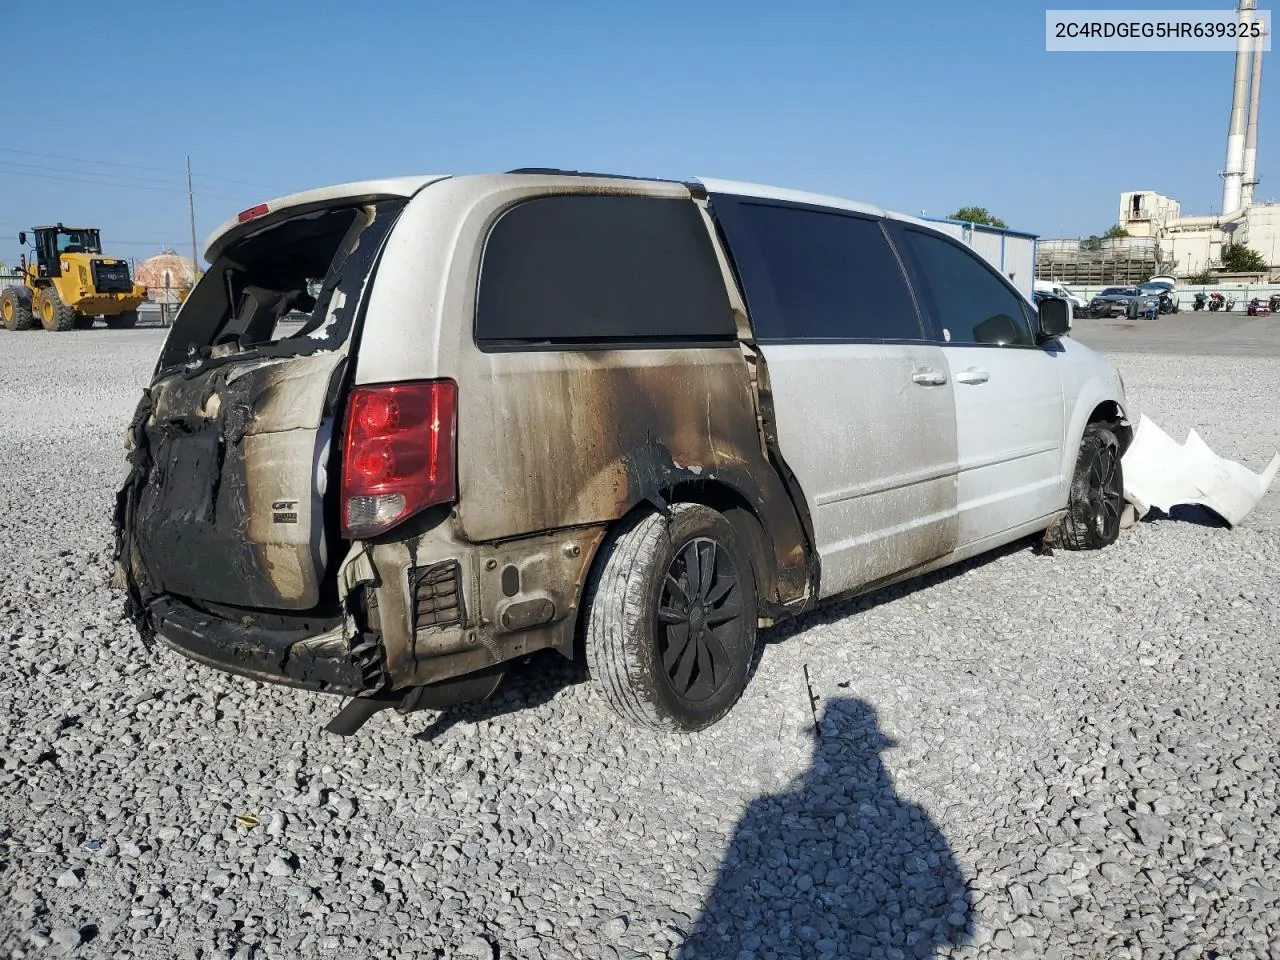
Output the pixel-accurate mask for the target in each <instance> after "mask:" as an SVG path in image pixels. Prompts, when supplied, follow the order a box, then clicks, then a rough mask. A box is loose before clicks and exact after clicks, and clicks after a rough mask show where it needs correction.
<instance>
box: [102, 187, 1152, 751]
mask: <svg viewBox="0 0 1280 960" xmlns="http://www.w3.org/2000/svg"><path fill="white" fill-rule="evenodd" d="M206 255H207V257H208V259H209V261H210V262H211V264H212V266H211V267H210V268H209V270H208V271H207V272H206V273H205V275H204V277H203V279H201V280H200V282H199V283H198V284H197V285H196V287H195V289H194V290H193V291H192V293H191V295H190V296H189V297H188V299H187V301H186V303H185V304H184V305H183V306H182V309H181V310H180V312H179V313H178V315H177V317H176V320H175V322H174V325H173V327H172V328H171V329H170V331H169V334H168V337H167V339H166V340H165V343H164V346H163V348H162V350H161V352H160V356H159V359H158V362H157V364H156V368H155V372H154V376H153V377H152V379H151V383H150V385H149V387H148V389H147V390H146V391H145V393H144V396H143V398H142V400H141V402H140V404H139V406H138V409H137V412H136V415H135V417H134V420H133V422H132V425H131V427H130V430H129V434H128V442H129V445H130V448H131V449H130V454H129V458H130V462H131V464H132V467H131V472H130V474H129V477H128V480H127V482H126V483H125V485H124V486H123V488H122V489H121V490H120V493H119V496H118V501H117V511H116V529H117V548H116V558H117V563H118V571H117V572H118V582H119V583H120V584H121V585H122V586H123V587H124V588H125V589H126V590H127V592H128V609H129V611H130V613H131V616H132V617H133V620H134V622H135V623H136V625H137V628H138V630H139V631H140V632H141V634H142V636H143V638H144V639H145V640H147V641H148V642H149V641H150V640H152V639H153V638H158V639H159V640H160V641H162V642H163V643H164V644H165V645H167V646H169V647H171V648H173V649H175V650H177V651H178V652H180V653H182V654H184V655H185V656H187V657H190V658H192V659H194V660H197V661H199V662H201V663H204V664H208V665H211V666H214V667H217V668H219V669H221V670H225V671H228V672H231V673H235V674H239V675H242V676H245V677H250V678H253V679H256V680H264V681H271V682H275V683H282V684H291V685H293V686H296V687H303V688H307V689H311V690H316V691H325V692H330V693H336V694H342V695H345V696H348V697H352V698H355V699H353V700H351V701H350V702H349V703H348V705H347V706H346V707H345V708H344V709H343V711H342V712H341V713H340V714H339V715H338V716H337V717H336V718H335V720H334V722H333V723H331V724H330V726H329V729H330V730H332V731H335V732H340V733H350V732H353V731H354V730H355V729H356V728H358V727H359V725H360V724H361V723H362V722H363V721H364V720H365V719H366V718H367V717H368V716H369V715H370V714H371V713H372V712H373V711H375V710H377V709H380V708H382V707H387V706H395V707H397V708H398V709H400V710H401V711H405V712H407V711H410V710H413V709H416V708H421V707H441V706H445V705H448V704H451V703H456V702H459V701H461V700H467V699H476V698H481V697H484V696H487V695H488V694H490V693H491V692H492V691H493V690H494V689H495V688H496V686H497V684H498V683H499V681H500V679H501V677H502V675H503V673H504V672H505V671H507V670H509V669H512V668H513V667H514V666H515V665H516V664H517V663H518V662H519V661H521V660H523V659H524V658H527V657H528V656H529V655H530V654H533V653H534V652H535V651H540V650H545V649H550V650H555V651H558V652H559V653H560V654H562V655H564V656H565V657H579V656H580V657H582V658H583V659H584V661H585V663H586V665H587V667H588V669H589V671H590V674H591V676H592V678H593V679H594V681H595V684H596V687H597V689H598V691H599V694H600V696H601V697H602V698H603V700H604V701H606V702H607V703H608V704H609V705H610V706H611V707H612V708H613V709H614V710H615V711H617V713H618V714H620V715H621V716H623V717H625V718H627V719H628V720H630V721H634V722H636V723H639V724H645V725H649V726H654V727H658V728H663V729H673V730H695V729H699V728H702V727H706V726H708V725H709V724H711V723H713V722H715V721H716V720H718V719H719V718H721V717H722V716H723V715H724V714H725V713H726V712H727V711H728V710H729V709H730V707H731V706H732V705H733V704H734V702H735V701H736V700H737V699H738V697H739V696H740V695H741V693H742V692H743V689H744V687H745V685H746V683H747V676H748V672H749V669H750V664H751V662H752V656H753V652H754V650H755V646H756V631H757V627H758V626H759V625H761V624H764V625H768V624H771V623H775V622H777V621H780V620H783V619H786V618H788V617H793V616H795V615H797V614H800V613H803V612H805V611H807V610H811V609H813V608H814V607H815V606H816V605H817V604H819V603H821V602H823V601H826V600H830V599H833V598H837V597H847V596H850V595H853V594H857V593H860V592H864V591H868V590H872V589H875V588H877V587H881V586H883V585H886V584H889V583H893V582H896V581H900V580H903V579H906V578H908V577H912V576H915V575H917V574H921V573H924V572H926V571H929V570H935V569H938V568H940V567H943V566H946V565H948V564H953V563H956V562H957V561H960V560H963V559H965V558H966V557H971V556H974V555H975V554H979V553H982V552H983V551H986V550H990V549H992V548H994V547H997V546H999V545H1001V544H1006V543H1009V542H1011V541H1014V540H1017V539H1019V538H1022V537H1027V536H1029V535H1033V534H1034V535H1040V534H1043V533H1045V532H1046V531H1050V532H1051V535H1052V536H1053V537H1054V538H1055V540H1056V541H1057V542H1060V543H1061V544H1062V545H1064V546H1066V547H1069V548H1073V549H1091V548H1100V547H1105V546H1106V545H1108V544H1110V543H1111V542H1113V541H1114V540H1115V539H1116V536H1117V533H1118V529H1119V518H1120V511H1121V507H1122V505H1123V494H1122V477H1121V467H1120V458H1121V455H1122V453H1123V452H1124V449H1125V447H1126V445H1127V444H1128V442H1129V439H1130V428H1129V425H1128V423H1127V421H1126V407H1125V396H1124V388H1123V384H1122V382H1121V380H1120V378H1119V375H1118V374H1117V372H1116V371H1115V370H1114V369H1113V367H1112V366H1111V364H1110V363H1109V362H1108V361H1107V360H1106V359H1104V358H1103V357H1101V356H1099V355H1097V354H1095V353H1093V352H1092V351H1090V350H1089V349H1088V348H1086V347H1085V346H1083V345H1082V344H1080V343H1077V342H1075V341H1074V340H1072V339H1071V338H1070V337H1069V336H1066V334H1067V332H1068V329H1069V316H1068V311H1067V310H1066V308H1065V303H1064V302H1063V301H1060V300H1056V299H1052V300H1046V301H1044V302H1042V303H1041V304H1040V306H1039V309H1038V310H1037V309H1035V308H1034V307H1033V306H1032V304H1031V303H1030V302H1029V301H1028V300H1027V299H1025V298H1024V297H1023V296H1022V295H1021V294H1019V292H1018V291H1017V290H1016V289H1015V288H1014V287H1013V286H1012V285H1011V284H1010V283H1009V281H1008V280H1007V279H1006V278H1005V277H1003V276H1001V275H1000V273H999V272H997V271H995V270H993V269H992V268H991V266H990V265H988V264H987V262H986V261H985V260H983V259H982V258H981V257H979V256H978V255H976V254H975V253H974V252H973V251H972V250H970V249H969V248H968V247H967V246H965V245H964V244H962V243H960V242H958V241H956V240H954V239H952V238H950V237H948V236H946V235H944V234H942V233H940V232H938V231H937V230H935V229H934V228H933V227H932V226H930V225H929V224H928V223H925V222H924V221H921V220H916V219H914V218H911V217H906V216H900V215H897V214H892V213H887V212H885V211H883V210H880V209H878V208H876V207H873V206H869V205H866V204H861V203H853V202H850V201H846V200H841V199H836V198H831V197H823V196H817V195H813V194H806V193H800V192H796V191H792V190H784V189H777V188H772V187H762V186H755V185H750V184H740V183H733V182H728V181H716V180H704V181H701V182H698V181H694V182H691V183H680V182H674V181H659V180H643V179H629V178H623V177H607V176H597V175H585V174H570V173H563V172H556V171H513V172H511V173H508V174H499V175H484V176H458V177H444V176H426V177H417V178H407V179H395V180H380V181H372V182H366V183H358V184H349V185H344V186H335V187H329V188H326V189H320V190H312V191H308V192H305V193H298V194H294V195H291V196H288V197H285V198H284V199H281V200H272V201H270V202H268V203H263V204H260V205H258V206H255V207H253V208H251V209H249V210H246V211H244V212H243V213H241V214H239V215H238V216H236V217H234V218H232V219H231V220H229V221H228V222H227V223H226V224H224V225H223V226H222V227H220V228H219V229H218V230H217V231H216V232H215V233H214V235H213V237H212V239H211V240H210V241H209V244H208V250H207V254H206ZM317 279H320V280H321V285H320V287H319V288H318V293H317V294H316V295H315V298H314V299H315V302H314V304H313V305H312V308H311V309H310V310H309V318H308V320H307V321H306V322H305V323H304V324H303V325H302V326H301V327H297V326H296V325H294V324H287V325H284V326H282V325H281V324H280V320H281V318H283V317H286V316H287V315H289V313H290V311H292V310H294V309H296V308H299V305H303V307H304V308H305V305H306V304H307V303H308V297H309V296H310V294H309V293H308V289H309V286H308V285H309V283H311V282H314V281H315V280H317ZM311 289H315V288H314V286H313V287H311ZM868 290H875V291H876V296H875V298H874V302H872V301H869V299H868V298H867V296H866V292H867V291H868Z"/></svg>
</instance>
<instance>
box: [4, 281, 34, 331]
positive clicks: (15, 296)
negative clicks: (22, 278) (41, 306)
mask: <svg viewBox="0 0 1280 960" xmlns="http://www.w3.org/2000/svg"><path fill="white" fill-rule="evenodd" d="M0 321H3V323H4V328H5V329H6V330H30V329H31V328H32V327H34V326H35V325H36V317H35V314H34V313H32V312H31V291H29V290H28V289H27V288H26V287H5V288H4V290H0Z"/></svg>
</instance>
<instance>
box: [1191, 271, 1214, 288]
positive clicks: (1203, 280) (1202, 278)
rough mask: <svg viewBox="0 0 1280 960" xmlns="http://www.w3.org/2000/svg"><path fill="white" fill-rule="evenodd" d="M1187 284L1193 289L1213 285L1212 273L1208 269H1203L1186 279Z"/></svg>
mask: <svg viewBox="0 0 1280 960" xmlns="http://www.w3.org/2000/svg"><path fill="white" fill-rule="evenodd" d="M1187 283H1189V284H1191V285H1192V286H1193V287H1204V286H1207V285H1209V284H1211V283H1213V271H1212V270H1210V269H1209V268H1208V267H1205V268H1204V269H1203V270H1201V271H1200V272H1199V273H1193V274H1192V275H1191V276H1189V277H1187Z"/></svg>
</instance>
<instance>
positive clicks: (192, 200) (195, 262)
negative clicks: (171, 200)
mask: <svg viewBox="0 0 1280 960" xmlns="http://www.w3.org/2000/svg"><path fill="white" fill-rule="evenodd" d="M187 209H188V210H189V211H190V213H191V282H192V284H193V285H194V284H195V282H196V281H197V280H199V279H200V253H199V251H197V250H196V197H195V193H194V192H193V191H192V189H191V154H187Z"/></svg>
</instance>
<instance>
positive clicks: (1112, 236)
mask: <svg viewBox="0 0 1280 960" xmlns="http://www.w3.org/2000/svg"><path fill="white" fill-rule="evenodd" d="M1128 235H1129V231H1128V230H1126V229H1125V228H1124V227H1122V226H1120V224H1118V223H1117V224H1114V225H1112V226H1110V227H1107V232H1106V233H1104V234H1103V235H1102V239H1103V240H1119V239H1120V238H1121V237H1127V236H1128Z"/></svg>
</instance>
